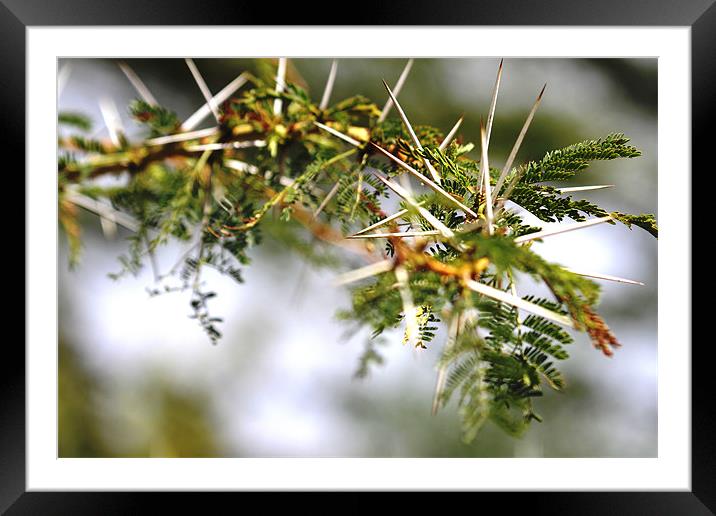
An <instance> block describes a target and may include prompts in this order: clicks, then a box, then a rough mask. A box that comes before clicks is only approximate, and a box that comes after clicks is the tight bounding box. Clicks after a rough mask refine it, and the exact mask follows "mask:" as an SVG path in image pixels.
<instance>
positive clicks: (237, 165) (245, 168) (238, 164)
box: [224, 159, 260, 174]
mask: <svg viewBox="0 0 716 516" xmlns="http://www.w3.org/2000/svg"><path fill="white" fill-rule="evenodd" d="M224 165H226V166H227V167H229V168H231V169H233V170H238V171H239V172H248V173H249V174H258V173H259V172H260V169H259V167H257V166H255V165H251V164H250V163H245V162H243V161H239V160H237V159H225V160H224Z"/></svg>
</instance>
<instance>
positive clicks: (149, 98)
mask: <svg viewBox="0 0 716 516" xmlns="http://www.w3.org/2000/svg"><path fill="white" fill-rule="evenodd" d="M117 66H119V68H120V70H122V72H124V75H126V76H127V79H129V82H130V83H132V86H134V89H135V90H137V93H139V96H140V97H142V99H143V100H144V102H146V103H147V104H149V105H150V106H158V105H159V104H158V102H157V99H155V98H154V95H152V92H151V91H149V88H147V85H146V84H144V82H143V81H142V79H140V78H139V76H138V75H137V74H136V72H135V71H134V70H133V69H132V67H131V66H129V65H128V64H127V63H126V62H124V61H120V62H118V63H117Z"/></svg>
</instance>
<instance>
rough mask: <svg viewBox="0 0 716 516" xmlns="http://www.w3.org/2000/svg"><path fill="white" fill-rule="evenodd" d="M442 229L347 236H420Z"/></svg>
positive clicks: (431, 234) (433, 233)
mask: <svg viewBox="0 0 716 516" xmlns="http://www.w3.org/2000/svg"><path fill="white" fill-rule="evenodd" d="M440 234H441V233H440V231H438V230H437V229H435V230H430V231H405V232H400V231H398V232H395V233H362V234H360V235H351V236H347V237H346V238H387V237H398V238H418V237H424V236H434V235H440Z"/></svg>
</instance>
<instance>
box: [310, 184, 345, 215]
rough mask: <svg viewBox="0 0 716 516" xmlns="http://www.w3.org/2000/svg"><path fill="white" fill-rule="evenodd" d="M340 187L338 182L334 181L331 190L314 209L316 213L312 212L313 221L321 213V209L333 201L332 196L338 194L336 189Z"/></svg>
mask: <svg viewBox="0 0 716 516" xmlns="http://www.w3.org/2000/svg"><path fill="white" fill-rule="evenodd" d="M340 185H341V182H340V181H336V184H335V185H333V188H331V190H330V191H329V192H328V193H327V194H326V197H325V198H324V199H323V201H321V204H319V205H318V208H316V211H315V212H313V219H314V220H315V219H316V218H317V217H318V215H319V214H320V213H321V212H322V211H323V208H325V207H326V205H328V203H329V202H330V201H331V199H333V196H334V195H336V192H338V187H339V186H340Z"/></svg>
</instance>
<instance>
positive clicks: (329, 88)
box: [318, 59, 338, 110]
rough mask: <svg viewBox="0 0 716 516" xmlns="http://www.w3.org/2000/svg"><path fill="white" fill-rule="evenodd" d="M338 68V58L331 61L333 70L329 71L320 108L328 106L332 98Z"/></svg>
mask: <svg viewBox="0 0 716 516" xmlns="http://www.w3.org/2000/svg"><path fill="white" fill-rule="evenodd" d="M337 70H338V60H336V59H334V60H333V62H332V63H331V71H330V72H328V80H327V81H326V88H325V89H324V90H323V97H321V103H320V104H319V105H318V108H319V109H321V110H323V109H326V108H327V107H328V102H329V101H330V100H331V93H332V92H333V84H334V83H335V81H336V71H337Z"/></svg>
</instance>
